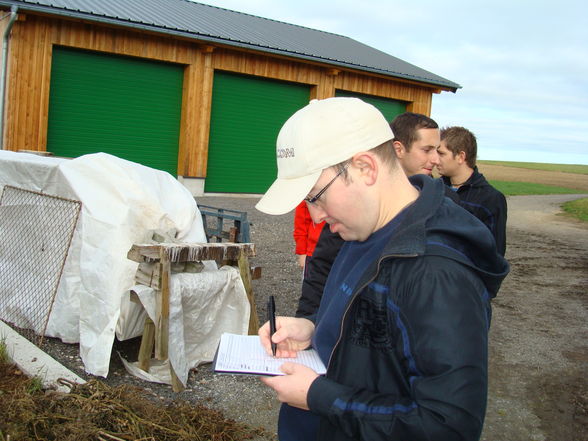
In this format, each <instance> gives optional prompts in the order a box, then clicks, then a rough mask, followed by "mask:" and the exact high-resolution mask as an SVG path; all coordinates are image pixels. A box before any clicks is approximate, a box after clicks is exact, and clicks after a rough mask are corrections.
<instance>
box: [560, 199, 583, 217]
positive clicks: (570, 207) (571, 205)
mask: <svg viewBox="0 0 588 441" xmlns="http://www.w3.org/2000/svg"><path fill="white" fill-rule="evenodd" d="M562 208H563V210H564V211H565V212H566V213H568V214H569V215H570V216H572V217H575V218H577V219H580V220H581V221H584V222H588V198H584V199H576V200H575V201H569V202H566V203H564V204H563V205H562Z"/></svg>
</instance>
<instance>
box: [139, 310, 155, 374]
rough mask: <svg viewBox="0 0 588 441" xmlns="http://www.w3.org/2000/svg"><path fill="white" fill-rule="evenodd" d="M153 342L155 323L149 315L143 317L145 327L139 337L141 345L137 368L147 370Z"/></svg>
mask: <svg viewBox="0 0 588 441" xmlns="http://www.w3.org/2000/svg"><path fill="white" fill-rule="evenodd" d="M154 344H155V323H153V320H151V319H150V318H149V317H146V318H145V327H144V328H143V337H141V347H140V348H139V368H140V369H142V370H144V371H145V372H149V365H150V364H151V354H152V353H153V345H154Z"/></svg>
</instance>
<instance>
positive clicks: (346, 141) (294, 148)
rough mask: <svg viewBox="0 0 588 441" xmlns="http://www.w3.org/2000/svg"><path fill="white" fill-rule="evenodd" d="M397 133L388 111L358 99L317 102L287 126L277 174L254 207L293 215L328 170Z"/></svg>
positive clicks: (278, 153) (280, 137)
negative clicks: (391, 126) (387, 116)
mask: <svg viewBox="0 0 588 441" xmlns="http://www.w3.org/2000/svg"><path fill="white" fill-rule="evenodd" d="M393 137H394V135H393V134H392V129H391V128H390V125H389V124H388V122H387V121H386V119H385V118H384V115H382V114H381V113H380V111H379V110H378V109H376V108H375V107H374V106H372V105H371V104H368V103H366V102H364V101H362V100H360V99H359V98H343V97H340V98H327V99H324V100H312V101H311V102H310V103H309V104H308V105H306V106H305V107H303V108H302V109H300V110H298V111H297V112H296V113H294V115H292V116H291V117H290V118H289V119H288V120H287V121H286V122H285V123H284V125H283V126H282V129H281V130H280V133H279V134H278V140H277V142H276V157H277V162H278V177H277V179H276V180H275V181H274V183H273V184H272V185H271V187H270V188H269V189H268V190H267V192H266V193H265V194H264V195H263V197H262V198H261V200H260V201H259V202H258V203H257V205H256V206H255V208H257V209H258V210H259V211H262V212H264V213H267V214H285V213H288V212H289V211H291V210H293V209H294V208H295V207H296V205H298V204H299V203H300V202H301V201H302V200H303V199H304V198H305V197H306V196H307V195H308V192H310V190H311V189H312V187H313V186H314V184H316V181H317V180H318V178H319V176H320V175H321V172H322V171H323V170H324V169H326V168H329V167H331V166H333V165H336V164H339V163H340V162H343V161H346V160H347V159H349V158H351V157H352V156H353V155H354V154H356V153H358V152H362V151H366V150H370V149H372V148H374V147H377V146H379V145H380V144H383V143H384V142H386V141H389V140H391V139H392V138H393Z"/></svg>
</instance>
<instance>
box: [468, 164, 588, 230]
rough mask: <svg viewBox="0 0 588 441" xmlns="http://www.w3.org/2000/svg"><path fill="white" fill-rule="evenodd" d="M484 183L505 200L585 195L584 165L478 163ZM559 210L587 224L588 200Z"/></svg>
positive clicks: (587, 173) (587, 171) (586, 169)
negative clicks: (550, 195) (553, 195)
mask: <svg viewBox="0 0 588 441" xmlns="http://www.w3.org/2000/svg"><path fill="white" fill-rule="evenodd" d="M478 163H479V164H478V167H479V168H480V171H481V172H482V173H483V174H484V175H485V176H486V178H487V179H488V181H489V182H490V183H491V184H492V185H493V186H494V187H495V188H497V189H498V190H500V191H501V192H502V193H503V194H504V195H506V196H517V195H542V194H583V193H588V165H569V164H542V163H538V162H507V161H478ZM562 208H563V210H564V211H565V212H566V213H568V215H570V216H571V217H574V218H576V219H579V220H581V221H583V222H588V198H582V199H578V200H576V201H571V202H567V203H566V204H564V205H563V206H562Z"/></svg>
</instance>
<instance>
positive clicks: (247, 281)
mask: <svg viewBox="0 0 588 441" xmlns="http://www.w3.org/2000/svg"><path fill="white" fill-rule="evenodd" d="M253 256H255V245H254V244H252V243H228V242H224V243H182V244H175V243H174V244H158V245H140V244H137V245H133V246H132V247H131V249H130V250H129V252H128V254H127V257H128V258H129V259H130V260H133V261H135V262H139V269H138V270H137V275H136V281H137V283H139V284H143V285H146V286H150V287H152V288H153V289H155V291H156V299H157V300H156V301H157V303H158V308H157V311H158V316H157V320H156V321H155V322H154V321H152V320H151V319H150V318H147V319H146V320H145V327H144V330H143V336H142V338H141V347H140V349H139V367H140V368H141V369H142V370H144V371H146V372H148V371H149V365H150V362H151V355H152V354H154V355H155V358H156V359H157V360H166V359H167V358H168V341H169V282H170V277H171V264H172V263H181V262H184V263H187V262H200V261H203V260H214V261H216V262H217V264H218V265H219V266H221V265H232V266H236V267H238V268H239V273H240V275H241V280H242V281H243V286H244V287H245V292H246V293H247V299H248V300H249V305H250V307H251V314H250V316H249V334H250V335H253V334H257V330H258V329H259V318H258V316H257V310H256V306H255V297H254V296H253V290H252V287H251V278H252V277H251V268H250V266H249V257H253ZM170 374H171V378H172V388H173V390H174V391H175V392H180V391H181V390H183V389H184V386H183V384H182V383H181V381H180V380H179V379H178V377H177V375H176V373H175V372H174V370H173V367H172V366H171V363H170Z"/></svg>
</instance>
